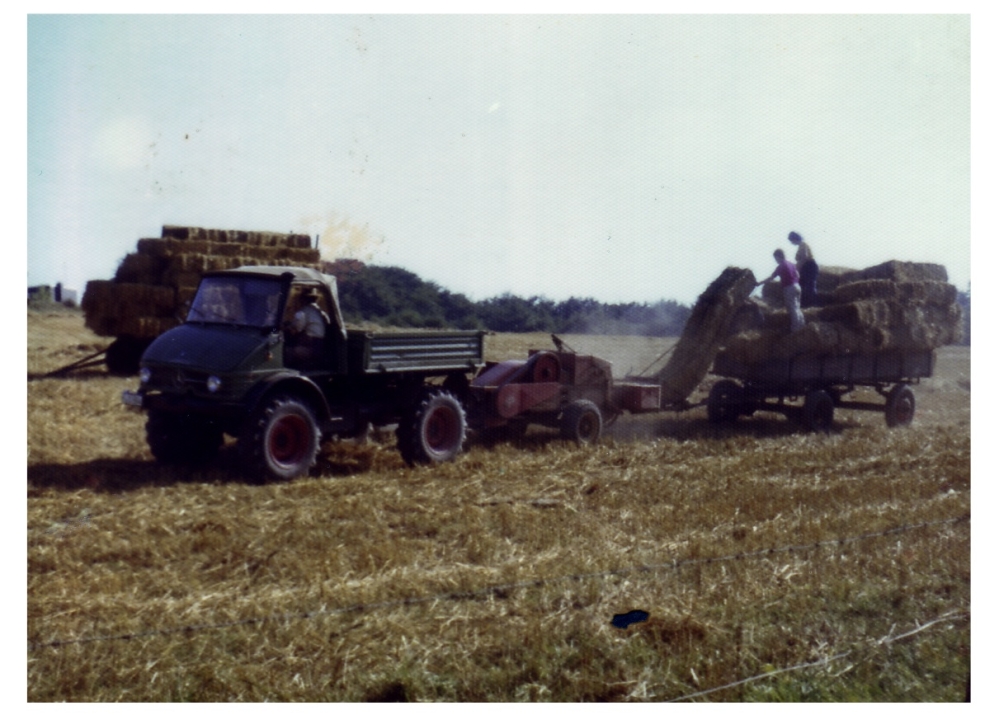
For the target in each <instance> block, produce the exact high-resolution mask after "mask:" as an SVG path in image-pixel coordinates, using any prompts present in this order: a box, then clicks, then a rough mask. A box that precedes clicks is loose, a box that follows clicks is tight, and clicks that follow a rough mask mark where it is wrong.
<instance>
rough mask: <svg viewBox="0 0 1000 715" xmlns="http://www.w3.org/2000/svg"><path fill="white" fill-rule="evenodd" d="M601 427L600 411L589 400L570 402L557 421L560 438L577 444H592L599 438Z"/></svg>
mask: <svg viewBox="0 0 1000 715" xmlns="http://www.w3.org/2000/svg"><path fill="white" fill-rule="evenodd" d="M603 427H604V419H603V418H602V417H601V411H600V410H599V409H598V408H597V405H595V404H594V403H593V402H591V401H590V400H576V401H575V402H571V403H570V404H569V406H568V407H567V408H566V409H565V410H564V411H563V414H562V418H561V419H560V420H559V433H560V435H561V436H562V438H563V439H565V440H569V441H571V442H576V443H577V444H594V443H595V442H597V440H599V439H600V438H601V430H602V429H603Z"/></svg>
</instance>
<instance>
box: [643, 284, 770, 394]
mask: <svg viewBox="0 0 1000 715" xmlns="http://www.w3.org/2000/svg"><path fill="white" fill-rule="evenodd" d="M755 284H756V280H755V279H754V275H753V273H752V272H751V271H749V270H747V269H745V268H733V267H730V268H727V269H726V270H724V271H723V272H722V274H721V275H720V276H719V277H718V278H716V279H715V280H714V281H713V282H712V284H711V285H709V287H708V289H707V290H706V291H705V292H704V293H702V294H701V295H700V296H699V297H698V300H697V302H696V303H695V305H694V308H693V309H692V310H691V315H690V317H689V318H688V320H687V323H685V325H684V330H683V332H682V333H681V337H680V340H678V341H677V345H676V346H675V347H674V351H673V354H672V355H671V356H670V360H669V361H668V362H667V364H666V365H665V366H664V367H663V369H662V370H660V372H659V374H658V376H657V377H658V379H659V382H660V385H661V397H662V401H663V404H674V403H678V402H682V401H684V400H685V399H687V397H688V395H690V394H691V392H692V391H694V389H695V388H696V387H697V386H698V384H699V383H700V382H701V381H702V379H703V378H704V377H705V375H706V374H707V373H708V370H709V367H711V365H712V360H713V359H714V358H715V354H716V353H717V352H718V350H719V347H720V346H721V345H722V344H723V342H724V341H725V340H726V336H727V335H728V334H729V327H730V324H731V322H732V319H733V316H734V315H735V314H736V312H737V311H738V310H739V309H740V308H741V307H742V306H743V305H744V303H745V302H746V300H747V298H749V297H750V293H752V292H753V289H754V286H755Z"/></svg>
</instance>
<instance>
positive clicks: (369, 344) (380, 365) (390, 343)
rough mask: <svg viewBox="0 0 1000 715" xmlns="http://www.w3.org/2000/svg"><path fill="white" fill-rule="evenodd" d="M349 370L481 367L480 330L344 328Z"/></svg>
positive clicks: (411, 370)
mask: <svg viewBox="0 0 1000 715" xmlns="http://www.w3.org/2000/svg"><path fill="white" fill-rule="evenodd" d="M347 350H348V360H349V370H350V372H352V373H366V374H371V373H401V372H421V373H432V372H436V371H440V372H448V371H453V370H462V369H466V370H470V369H475V368H478V367H481V366H482V365H483V363H484V360H483V333H482V332H481V331H473V330H469V331H459V330H449V331H412V332H398V333H397V332H384V333H381V332H378V333H373V332H369V331H366V330H348V331H347Z"/></svg>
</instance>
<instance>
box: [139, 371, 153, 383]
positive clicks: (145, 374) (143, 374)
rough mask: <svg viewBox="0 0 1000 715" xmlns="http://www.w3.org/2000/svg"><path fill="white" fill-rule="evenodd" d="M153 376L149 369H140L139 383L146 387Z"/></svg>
mask: <svg viewBox="0 0 1000 715" xmlns="http://www.w3.org/2000/svg"><path fill="white" fill-rule="evenodd" d="M152 376H153V373H151V372H150V370H149V368H148V367H141V368H139V382H141V383H142V384H143V385H145V384H146V383H147V382H149V378H150V377H152Z"/></svg>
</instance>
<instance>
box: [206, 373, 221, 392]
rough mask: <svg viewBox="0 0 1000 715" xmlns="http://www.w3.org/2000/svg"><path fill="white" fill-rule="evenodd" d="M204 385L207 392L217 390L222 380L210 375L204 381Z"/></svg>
mask: <svg viewBox="0 0 1000 715" xmlns="http://www.w3.org/2000/svg"><path fill="white" fill-rule="evenodd" d="M205 387H207V388H208V391H209V392H218V391H219V388H220V387H222V380H221V379H219V378H218V377H216V376H215V375H212V376H211V377H209V378H208V379H207V380H206V381H205Z"/></svg>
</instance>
